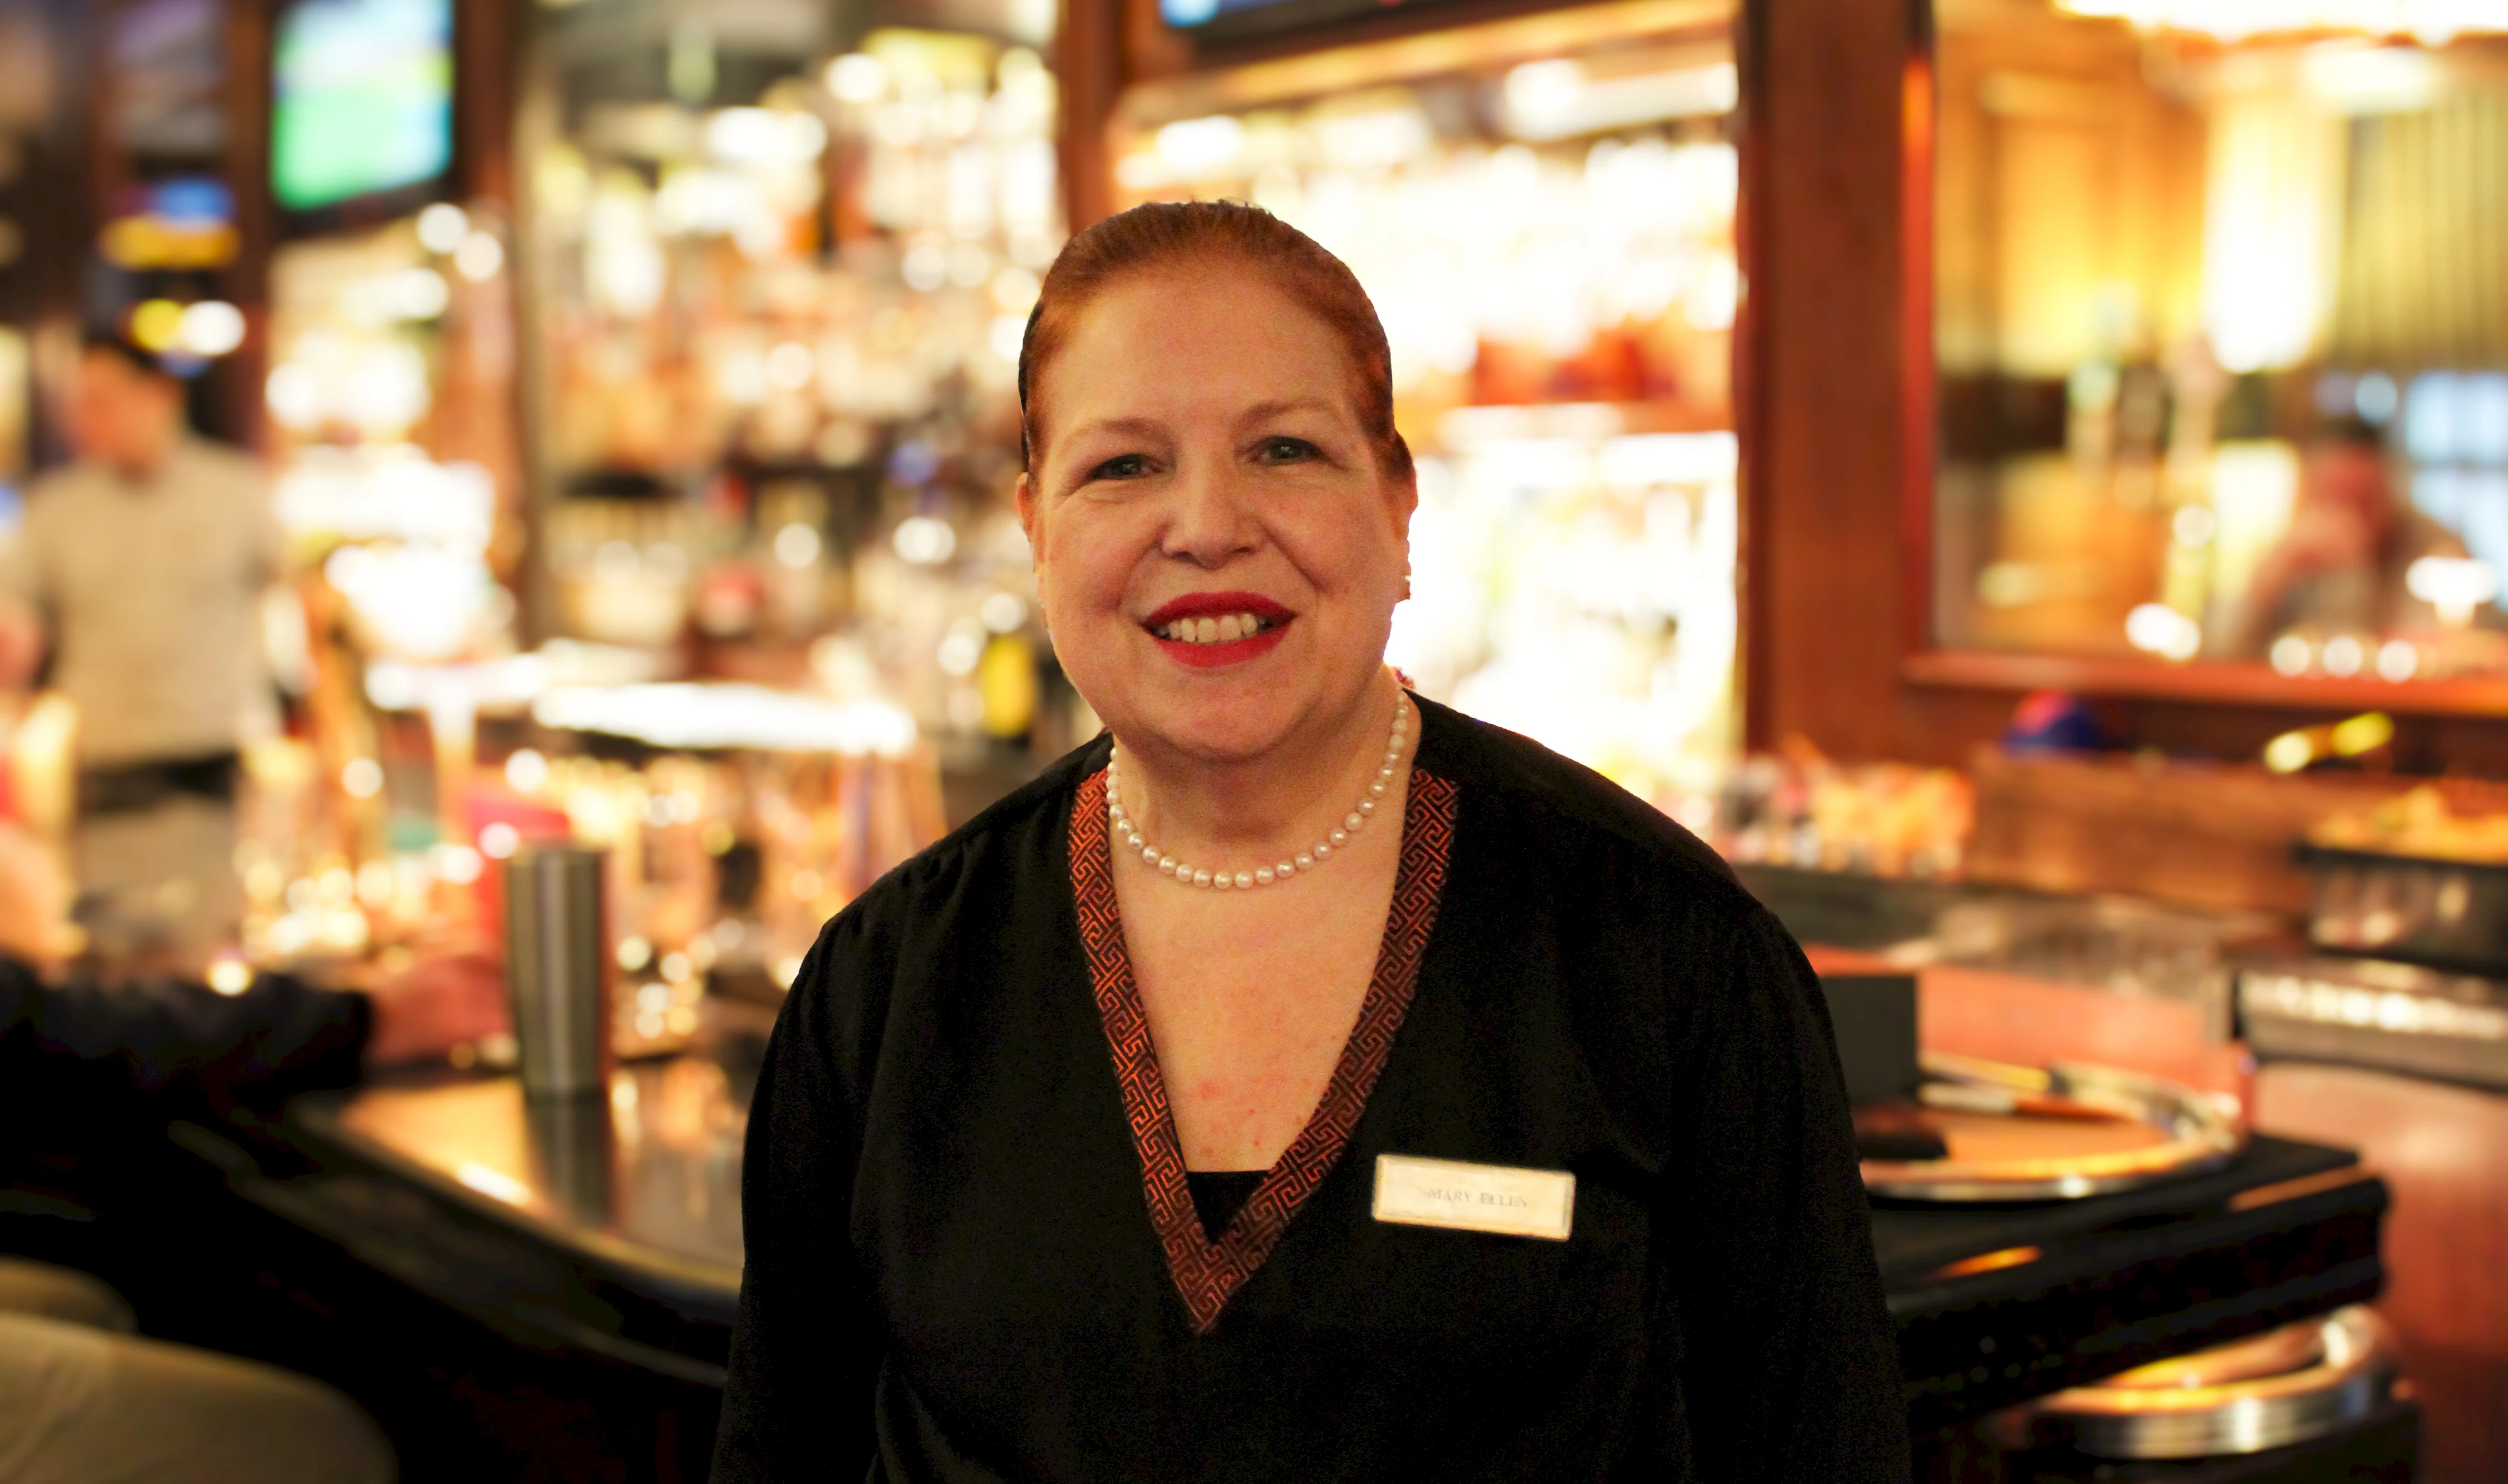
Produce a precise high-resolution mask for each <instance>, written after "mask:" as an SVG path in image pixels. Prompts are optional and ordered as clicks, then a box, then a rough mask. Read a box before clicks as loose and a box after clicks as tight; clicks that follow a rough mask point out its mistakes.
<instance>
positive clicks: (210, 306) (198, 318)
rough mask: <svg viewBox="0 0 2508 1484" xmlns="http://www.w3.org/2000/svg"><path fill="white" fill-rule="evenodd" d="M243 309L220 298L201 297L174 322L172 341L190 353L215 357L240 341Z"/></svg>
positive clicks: (240, 343) (231, 350) (233, 347)
mask: <svg viewBox="0 0 2508 1484" xmlns="http://www.w3.org/2000/svg"><path fill="white" fill-rule="evenodd" d="M243 335H244V321H243V311H241V310H240V309H237V308H236V307H235V306H234V305H232V304H229V303H227V302H225V301H224V300H221V299H203V300H202V301H201V302H200V303H198V304H195V305H192V306H190V307H189V308H187V309H185V310H184V311H183V315H182V317H181V318H180V319H179V320H177V321H176V322H175V326H174V344H175V345H176V346H178V347H179V348H181V349H182V350H184V351H187V352H190V353H192V354H194V355H201V356H207V357H209V358H212V359H214V358H216V357H217V356H220V355H225V354H228V353H230V352H233V351H234V350H235V349H236V348H237V347H238V346H240V345H242V344H243Z"/></svg>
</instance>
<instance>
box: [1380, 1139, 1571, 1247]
mask: <svg viewBox="0 0 2508 1484" xmlns="http://www.w3.org/2000/svg"><path fill="white" fill-rule="evenodd" d="M1575 1214H1576V1177H1575V1176H1574V1175H1572V1174H1569V1173H1568V1171H1566V1170H1564V1169H1518V1168H1516V1167H1514V1166H1511V1165H1467V1164H1464V1163H1462V1162H1461V1161H1459V1160H1423V1159H1418V1158H1415V1157H1413V1156H1411V1155H1407V1154H1380V1155H1378V1156H1377V1157H1376V1219H1377V1220H1379V1221H1393V1222H1399V1223H1401V1224H1403V1225H1405V1226H1442V1227H1447V1228H1451V1229H1452V1230H1454V1231H1457V1232H1491V1233H1494V1234H1495V1235H1497V1236H1500V1237H1537V1238H1540V1239H1541V1240H1542V1241H1544V1242H1566V1241H1567V1240H1568V1222H1569V1221H1570V1220H1572V1219H1573V1218H1574V1216H1575Z"/></svg>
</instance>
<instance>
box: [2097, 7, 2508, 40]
mask: <svg viewBox="0 0 2508 1484" xmlns="http://www.w3.org/2000/svg"><path fill="white" fill-rule="evenodd" d="M2054 6H2055V9H2057V10H2059V11H2062V12H2064V13H2065V14H2067V15H2072V16H2085V17H2094V18H2097V19H2109V20H2122V21H2124V22H2126V23H2127V24H2129V25H2132V26H2133V27H2134V28H2135V29H2137V30H2144V31H2185V32H2191V33H2193V34H2195V35H2199V36H2208V37H2210V38H2212V39H2213V40H2215V41H2247V40H2251V39H2253V38H2256V37H2260V36H2284V35H2310V34H2313V35H2347V36H2383V37H2394V38H2406V37H2409V38H2411V39H2412V40H2415V41H2418V42H2420V43H2422V44H2423V45H2426V46H2444V45H2446V44H2447V43H2448V42H2451V41H2453V40H2454V39H2455V38H2457V37H2459V36H2475V35H2499V34H2508V10H2503V8H2502V7H2501V6H2500V5H2499V4H2498V3H2497V0H2054Z"/></svg>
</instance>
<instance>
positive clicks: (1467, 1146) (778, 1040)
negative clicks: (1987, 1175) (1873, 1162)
mask: <svg viewBox="0 0 2508 1484" xmlns="http://www.w3.org/2000/svg"><path fill="white" fill-rule="evenodd" d="M1420 718H1421V722H1420V750H1419V755H1418V758H1417V760H1416V761H1415V764H1414V769H1415V770H1414V773H1413V775H1412V781H1411V787H1410V803H1409V807H1408V810H1407V817H1406V819H1405V821H1404V832H1403V834H1404V839H1403V851H1402V864H1401V867H1400V872H1399V875H1398V876H1397V880H1396V884H1395V891H1394V901H1393V909H1392V911H1391V913H1390V916H1389V920H1388V922H1387V924H1386V933H1385V943H1384V947H1383V954H1382V956H1381V958H1380V961H1379V964H1378V967H1377V973H1376V977H1375V980H1374V982H1373V983H1371V985H1370V987H1369V989H1368V993H1367V997H1366V1000H1365V1002H1364V1003H1363V1005H1362V1007H1361V1010H1360V1014H1359V1021H1358V1025H1357V1027H1356V1029H1355V1030H1354V1031H1353V1032H1352V1034H1351V1037H1350V1041H1349V1045H1348V1046H1347V1047H1346V1049H1345V1051H1344V1054H1343V1057H1342V1058H1341V1062H1340V1064H1339V1065H1338V1066H1337V1067H1336V1069H1335V1071H1334V1073H1333V1077H1332V1081H1331V1084H1330V1086H1329V1088H1328V1089H1327V1091H1326V1093H1325V1095H1324V1098H1323V1100H1322V1102H1321V1104H1320V1105H1319V1106H1318V1107H1317V1109H1316V1111H1315V1114H1314V1118H1313V1121H1312V1122H1310V1123H1309V1126H1308V1127H1307V1129H1306V1130H1305V1132H1302V1133H1301V1134H1300V1135H1299V1137H1298V1139H1297V1140H1296V1141H1295V1142H1294V1143H1293V1144H1292V1145H1291V1147H1290V1149H1289V1151H1288V1152H1287V1153H1286V1154H1284V1155H1283V1156H1282V1157H1281V1160H1280V1163H1279V1164H1278V1165H1276V1166H1274V1167H1273V1168H1272V1170H1270V1171H1269V1172H1268V1173H1267V1174H1266V1175H1265V1176H1264V1177H1263V1179H1262V1180H1261V1182H1260V1184H1259V1185H1257V1186H1256V1188H1255V1189H1254V1190H1253V1191H1252V1193H1251V1194H1250V1196H1248V1197H1247V1198H1246V1199H1245V1200H1244V1202H1243V1204H1242V1205H1241V1206H1239V1207H1238V1208H1237V1209H1236V1211H1235V1213H1234V1215H1233V1218H1231V1219H1230V1220H1229V1222H1228V1225H1227V1228H1226V1230H1225V1231H1224V1232H1223V1233H1222V1234H1221V1235H1220V1237H1219V1238H1218V1239H1217V1240H1216V1241H1213V1240H1212V1239H1211V1238H1210V1237H1209V1235H1208V1234H1207V1232H1206V1231H1205V1230H1204V1228H1203V1226H1202V1224H1201V1218H1200V1215H1199V1212H1198V1211H1197V1208H1196V1203H1195V1201H1194V1199H1193V1196H1192V1194H1191V1191H1190V1189H1189V1187H1188V1184H1187V1180H1186V1176H1185V1171H1184V1169H1183V1162H1182V1160H1181V1159H1180V1158H1179V1157H1178V1155H1177V1143H1176V1137H1175V1129H1174V1123H1173V1120H1172V1119H1171V1118H1170V1117H1169V1115H1168V1112H1167V1107H1166V1100H1165V1094H1164V1091H1163V1088H1162V1086H1161V1085H1160V1083H1159V1080H1158V1070H1157V1061H1156V1057H1155V1056H1154V1055H1153V1054H1152V1051H1151V1048H1150V1044H1149V1032H1148V1025H1147V1021H1146V1020H1145V1018H1143V1016H1142V1015H1141V1012H1140V1003H1139V997H1138V995H1137V993H1136V992H1135V991H1134V988H1133V985H1132V982H1131V971H1130V965H1129V963H1128V961H1127V960H1126V959H1125V954H1124V948H1123V933H1122V922H1121V919H1120V916H1119V915H1118V913H1117V910H1116V907H1115V898H1114V890H1113V877H1112V874H1111V870H1112V867H1113V865H1114V862H1113V861H1112V860H1111V858H1110V857H1109V855H1108V850H1107V841H1106V828H1105V815H1104V776H1103V769H1104V767H1105V764H1106V757H1107V742H1106V740H1105V739H1104V738H1100V739H1098V740H1097V741H1096V742H1095V743H1092V744H1091V745H1089V746H1088V747H1085V748H1083V749H1081V750H1080V751H1079V752H1077V753H1075V754H1073V755H1072V756H1071V757H1070V758H1067V759H1065V760H1064V761H1061V762H1060V763H1057V764H1056V765H1055V766H1054V767H1052V768H1051V769H1050V770H1049V771H1048V772H1047V773H1046V774H1045V776H1043V777H1042V778H1040V779H1038V780H1037V781H1036V782H1035V783H1034V784H1032V785H1030V786H1029V787H1027V788H1025V789H1022V790H1021V791H1019V792H1018V793H1016V794H1014V795H1013V796H1011V797H1010V798H1007V799H1004V800H1003V801H1002V802H1001V803H1000V804H998V805H996V806H995V807H993V808H992V809H990V810H987V811H986V812H985V813H984V814H983V815H982V816H980V817H978V818H977V820H975V821H974V822H972V823H971V824H969V825H968V826H967V827H966V828H965V829H963V830H960V831H959V832H957V833H956V834H955V835H951V836H950V837H949V838H947V839H945V840H943V841H941V842H940V844H938V845H936V846H934V847H933V848H932V849H930V850H927V851H925V852H924V853H923V854H921V855H919V856H917V857H915V858H914V859H913V860H912V861H909V862H907V863H906V864H905V865H904V866H903V867H901V868H899V869H898V870H897V871H896V872H892V873H891V874H890V875H889V876H887V877H886V878H885V879H883V880H882V881H881V882H879V883H878V884H877V885H875V886H874V887H872V888H871V889H870V890H869V891H868V892H866V893H865V894H864V895H863V896H862V898H861V899H860V900H858V901H857V902H855V903H854V904H853V905H852V906H851V907H849V908H848V909H846V910H845V911H844V912H843V913H842V914H840V915H839V916H838V917H836V919H835V920H834V921H832V922H830V924H829V925H828V928H827V930H826V932H825V933H823V934H822V935H821V937H820V940H819V944H818V946H817V947H816V948H815V949H814V950H813V952H812V953H811V955H810V958H809V961H808V963H807V964H806V965H805V966H804V968H803V970H802V973H801V976H800V978H799V980H798V981H797V982H796V983H795V985H794V987H793V993H792V996H791V998H790V999H789V1000H788V1001H787V1002H786V1005H785V1007H784V1012H783V1016H782V1018H781V1020H779V1022H778V1024H777V1027H776V1031H775V1036H774V1040H773V1043H772V1045H771V1047H770V1049H769V1051H768V1054H767V1058H766V1066H765V1070H764V1073H763V1075H762V1076H761V1077H760V1079H759V1082H758V1086H757V1094H756V1103H755V1104H754V1106H753V1108H752V1112H751V1121H750V1132H749V1153H748V1164H747V1167H746V1176H745V1179H746V1189H745V1192H744V1200H745V1206H746V1213H747V1218H746V1219H747V1231H748V1253H749V1260H748V1268H747V1272H746V1275H745V1279H744V1282H743V1286H742V1292H741V1313H740V1322H739V1327H738V1329H737V1331H736V1333H735V1335H734V1337H733V1343H732V1362H731V1381H730V1386H729V1390H728V1391H727V1392H726V1393H725V1396H724V1402H723V1416H722V1428H721V1432H720V1440H719V1445H718V1450H717V1454H716V1460H715V1477H716V1478H717V1479H719V1480H753V1479H756V1480H764V1479H775V1480H785V1479H817V1478H835V1479H855V1478H862V1477H865V1476H866V1470H867V1476H868V1477H869V1478H870V1479H873V1480H894V1481H899V1484H905V1481H918V1484H919V1481H925V1480H933V1481H940V1480H948V1481H962V1480H963V1481H977V1480H1006V1479H1022V1480H1027V1479H1034V1480H1107V1479H1140V1480H1158V1481H1186V1480H1266V1481H1273V1480H1286V1479H1295V1480H1301V1481H1306V1480H1335V1479H1346V1480H1381V1479H1390V1478H1405V1477H1432V1476H1433V1477H1436V1478H1439V1479H1561V1480H1569V1479H1604V1478H1609V1479H1646V1480H1660V1479H1705V1480H1714V1481H1717V1484H1724V1481H1741V1480H1759V1479H1765V1480H1789V1481H1791V1480H1814V1479H1817V1480H1856V1481H1861V1480H1890V1479H1902V1478H1904V1477H1905V1475H1906V1469H1907V1443H1906V1435H1905V1425H1904V1413H1903V1411H1902V1404H1901V1401H1900V1397H1899V1380H1898V1365H1897V1352H1896V1348H1895V1344H1894V1341H1893V1339H1892V1332H1891V1327H1890V1321H1889V1317H1888V1315H1887V1313H1886V1311H1885V1309H1884V1307H1883V1304H1882V1297H1881V1285H1880V1280H1879V1277H1878V1274H1877V1271H1876V1269H1875V1266H1874V1263H1873V1258H1872V1249H1871V1241H1870V1233H1869V1228H1868V1221H1867V1217H1866V1214H1865V1208H1864V1203H1863V1189H1862V1186H1861V1183H1860V1181H1859V1179H1858V1176H1857V1170H1856V1162H1855V1153H1854V1141H1853V1135H1852V1132H1850V1129H1849V1125H1848V1119H1847V1111H1846V1101H1845V1096H1844V1094H1843V1092H1842V1090H1841V1087H1840V1079H1839V1076H1838V1071H1837V1062H1836V1056H1835V1053H1834V1051H1833V1049H1832V1047H1831V1044H1830V1037H1829V1030H1828V1021H1827V1015H1826V1010H1825V1008H1824V1006H1823V1004H1822V1002H1821V998H1820V990H1819V987H1818V983H1817V982H1816V981H1815V980H1814V978H1813V976H1812V974H1811V971H1810V969H1809V967H1808V966H1807V965H1805V964H1804V962H1803V959H1802V955H1801V954H1800V952H1799V951H1797V950H1796V948H1795V947H1794V946H1793V944H1792V942H1791V941H1790V940H1789V938H1788V937H1787V936H1786V934H1785V931H1784V929H1782V928H1780V927H1779V926H1778V925H1777V923H1776V922H1775V920H1774V919H1773V918H1772V917H1770V916H1769V915H1768V913H1767V912H1766V911H1765V910H1764V909H1761V908H1760V907H1759V906H1758V904H1756V903H1755V902H1753V901H1752V899H1751V898H1750V896H1749V895H1748V894H1747V893H1745V892H1744V891H1743V890H1742V889H1741V888H1740V887H1739V886H1738V885H1737V884H1735V882H1734V880H1733V878H1732V875H1731V873H1730V872H1727V871H1726V870H1725V869H1724V867H1723V866H1722V864H1721V863H1720V862H1719V861H1717V860H1716V859H1715V856H1714V855H1713V854H1712V853H1711V852H1709V851H1708V850H1707V849H1706V848H1705V847H1704V846H1702V845H1700V844H1699V843H1698V842H1697V841H1696V840H1695V839H1693V838H1692V837H1690V836H1689V835H1686V834H1684V833H1683V832H1682V831H1681V830H1680V829H1678V827H1677V826H1675V825H1673V824H1672V823H1671V822H1670V821H1668V820H1666V819H1665V818H1663V816H1662V815H1660V814H1659V813H1657V812H1656V811H1655V810H1653V809H1651V808H1648V807H1646V806H1645V805H1643V804H1642V803H1640V802H1639V801H1638V800H1636V799H1634V798H1631V797H1629V796H1628V795H1626V794H1624V793H1622V792H1621V791H1619V790H1618V789H1616V788H1614V787H1612V786H1611V785H1610V784H1609V783H1608V782H1606V781H1604V779H1602V778H1600V777H1599V776H1597V775H1595V774H1593V773H1591V772H1588V771H1586V770H1585V769H1583V768H1581V767H1578V766H1576V765H1575V764H1573V763H1570V762H1568V761H1565V760H1563V759H1560V758H1558V757H1556V756H1555V755H1553V754H1550V753H1548V752H1545V751H1544V750H1542V749H1541V748H1539V747H1538V746H1536V745H1534V744H1532V743H1531V742H1529V741H1527V740H1525V739H1524V738H1521V737H1518V736H1516V735H1514V734H1512V733H1509V732H1505V731H1501V730H1498V729H1497V728H1494V727H1491V726H1487V725H1484V724H1482V723H1477V722H1473V721H1471V720H1469V719H1467V718H1465V717H1462V716H1459V715H1457V713H1455V712H1452V711H1449V710H1447V709H1445V708H1443V707H1441V706H1438V705H1435V704H1434V703H1431V702H1426V701H1422V702H1420ZM1318 884H1319V885H1321V884H1322V883H1318ZM1380 1154H1396V1155H1417V1156H1426V1157H1430V1158H1437V1159H1446V1160H1457V1161H1466V1162H1472V1163H1478V1164H1489V1165H1502V1166H1511V1167H1521V1168H1531V1169H1549V1170H1567V1171H1569V1172H1572V1173H1573V1175H1574V1176H1575V1191H1574V1210H1573V1223H1572V1232H1571V1235H1570V1237H1569V1239H1568V1241H1566V1242H1548V1241H1540V1240H1534V1239H1529V1238H1523V1237H1512V1236H1497V1235H1491V1234H1487V1233H1480V1232H1465V1231H1454V1230H1446V1229H1439V1228H1434V1227H1423V1226H1416V1225H1402V1224H1394V1223H1390V1222H1383V1221H1379V1220H1377V1219H1375V1218H1374V1216H1373V1215H1372V1204H1371V1203H1372V1194H1373V1187H1374V1181H1375V1171H1376V1161H1377V1156H1379V1155H1380Z"/></svg>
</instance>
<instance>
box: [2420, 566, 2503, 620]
mask: <svg viewBox="0 0 2508 1484" xmlns="http://www.w3.org/2000/svg"><path fill="white" fill-rule="evenodd" d="M2404 590H2405V591H2406V592H2409V593H2411V594H2412V595H2413V596H2414V597H2416V598H2418V599H2420V600H2421V601H2422V602H2423V603H2426V604H2428V605H2429V606H2430V607H2432V608H2434V609H2437V610H2438V616H2439V620H2440V621H2441V622H2443V623H2448V624H2453V625H2454V626H2456V627H2459V628H2460V627H2462V626H2464V625H2465V624H2468V623H2471V622H2472V621H2473V611H2474V610H2475V609H2477V608H2480V607H2481V606H2482V605H2484V604H2486V603H2490V602H2493V601H2495V600H2496V599H2497V598H2498V596H2499V573H2498V571H2497V570H2496V569H2495V568H2493V567H2492V566H2491V565H2490V563H2489V562H2486V561H2483V560H2482V559H2480V558H2479V557H2443V556H2425V557H2422V558H2421V559H2420V560H2419V561H2416V562H2415V563H2413V565H2412V566H2410V567H2408V568H2406V569H2404Z"/></svg>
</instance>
